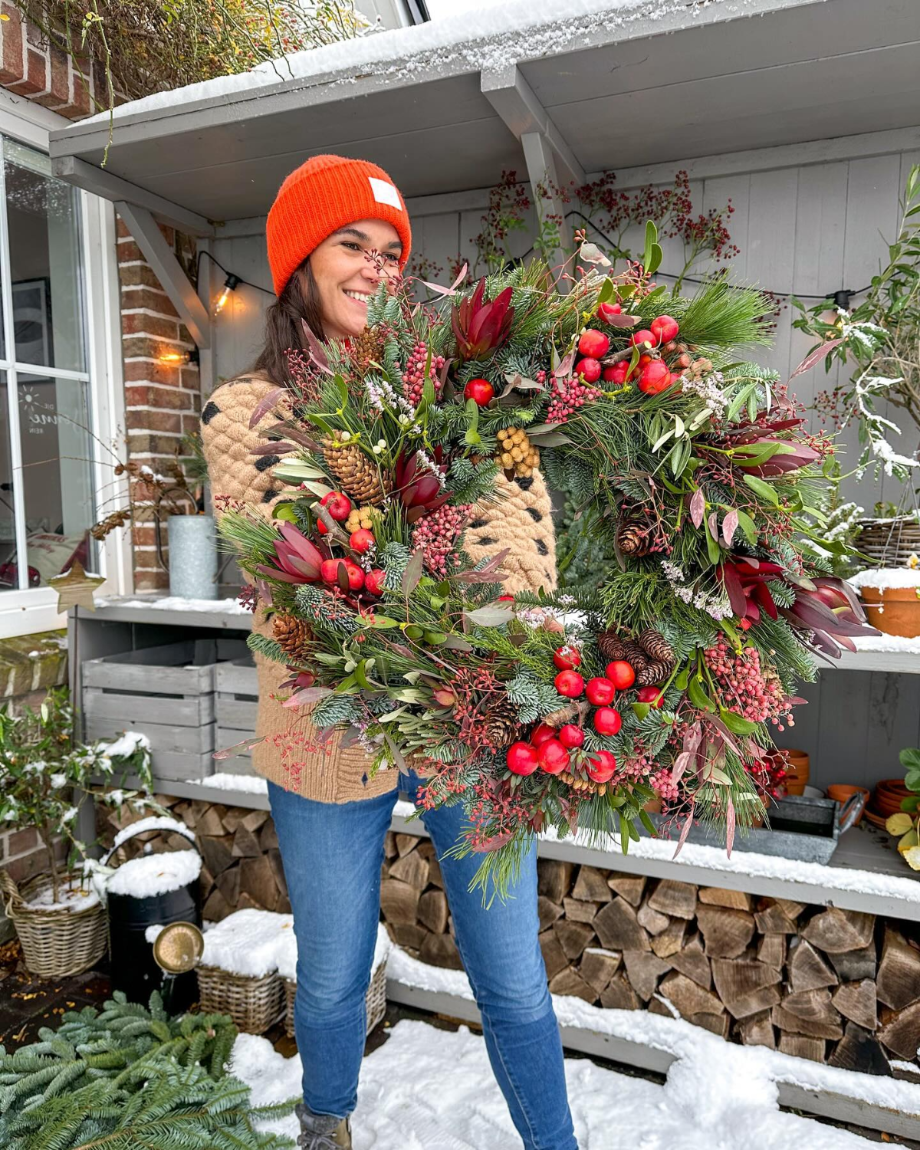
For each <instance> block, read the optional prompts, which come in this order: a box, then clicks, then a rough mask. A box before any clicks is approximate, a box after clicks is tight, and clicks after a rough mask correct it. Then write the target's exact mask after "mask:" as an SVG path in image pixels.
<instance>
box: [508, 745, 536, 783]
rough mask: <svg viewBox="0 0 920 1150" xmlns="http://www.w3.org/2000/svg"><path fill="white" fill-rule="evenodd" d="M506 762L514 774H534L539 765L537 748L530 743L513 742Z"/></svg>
mask: <svg viewBox="0 0 920 1150" xmlns="http://www.w3.org/2000/svg"><path fill="white" fill-rule="evenodd" d="M505 762H506V763H507V764H508V770H509V771H510V772H511V773H512V774H513V775H532V774H533V773H534V771H535V770H536V769H537V767H538V766H539V762H538V760H537V749H536V747H532V746H531V745H530V743H512V745H511V746H510V747H509V748H508V753H507V755H506V756H505Z"/></svg>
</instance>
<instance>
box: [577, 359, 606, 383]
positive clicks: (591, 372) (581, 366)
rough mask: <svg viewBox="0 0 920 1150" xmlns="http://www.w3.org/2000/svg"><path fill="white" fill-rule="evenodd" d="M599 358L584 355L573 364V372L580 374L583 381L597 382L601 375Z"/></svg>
mask: <svg viewBox="0 0 920 1150" xmlns="http://www.w3.org/2000/svg"><path fill="white" fill-rule="evenodd" d="M601 370H602V368H601V365H600V360H597V359H591V358H590V357H586V358H585V359H580V360H579V361H578V363H576V364H575V374H576V375H580V376H581V378H582V379H583V380H584V381H585V383H597V381H598V380H599V379H600V377H601Z"/></svg>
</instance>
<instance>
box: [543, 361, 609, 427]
mask: <svg viewBox="0 0 920 1150" xmlns="http://www.w3.org/2000/svg"><path fill="white" fill-rule="evenodd" d="M541 375H543V376H544V379H545V372H538V374H537V383H542V382H543V380H541V379H540V376H541ZM602 394H603V393H602V392H601V389H600V388H599V387H592V386H591V385H590V384H588V383H585V382H584V380H583V379H581V377H576V378H575V379H559V378H557V377H555V376H554V377H553V386H552V388H551V390H550V397H551V398H550V405H549V407H548V408H547V411H546V422H547V423H567V422H568V419H569V416H570V415H574V414H575V412H576V411H577V410H578V409H579V408H580V407H584V405H585V404H586V403H593V402H594V401H595V400H598V399H600V397H601V395H602Z"/></svg>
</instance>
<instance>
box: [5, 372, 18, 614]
mask: <svg viewBox="0 0 920 1150" xmlns="http://www.w3.org/2000/svg"><path fill="white" fill-rule="evenodd" d="M8 403H9V400H8V397H7V390H6V372H5V371H0V591H9V590H10V589H11V588H16V587H18V586H19V579H18V577H17V574H16V526H15V521H14V510H13V466H12V462H11V460H10V419H9V410H10V409H9V406H8Z"/></svg>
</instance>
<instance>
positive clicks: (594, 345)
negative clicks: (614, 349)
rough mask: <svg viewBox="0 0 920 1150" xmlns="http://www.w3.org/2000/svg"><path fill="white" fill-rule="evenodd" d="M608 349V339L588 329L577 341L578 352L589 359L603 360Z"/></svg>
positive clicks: (600, 332)
mask: <svg viewBox="0 0 920 1150" xmlns="http://www.w3.org/2000/svg"><path fill="white" fill-rule="evenodd" d="M609 348H610V337H609V336H607V335H604V333H603V332H602V331H595V329H594V328H593V327H589V328H588V330H587V331H586V332H585V333H584V335H583V336H582V337H581V339H580V340H579V341H578V350H579V351H580V352H581V354H582V355H586V356H588V357H589V358H591V359H603V357H604V356H605V355H606V354H607V352H608V350H609Z"/></svg>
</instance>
